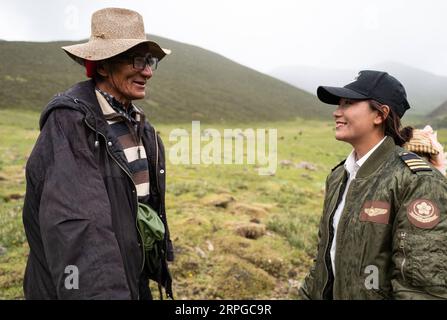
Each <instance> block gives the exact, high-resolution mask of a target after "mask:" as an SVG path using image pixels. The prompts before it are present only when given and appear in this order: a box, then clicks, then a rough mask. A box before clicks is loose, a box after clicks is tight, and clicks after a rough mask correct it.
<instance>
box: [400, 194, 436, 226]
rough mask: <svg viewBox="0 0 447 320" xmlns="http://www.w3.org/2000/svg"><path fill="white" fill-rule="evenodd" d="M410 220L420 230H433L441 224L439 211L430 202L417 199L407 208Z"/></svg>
mask: <svg viewBox="0 0 447 320" xmlns="http://www.w3.org/2000/svg"><path fill="white" fill-rule="evenodd" d="M407 216H408V220H410V222H411V223H412V224H413V225H415V226H416V227H418V228H422V229H431V228H433V227H434V226H436V225H437V224H438V223H439V218H440V215H439V209H438V207H437V206H436V205H435V204H434V203H433V202H432V201H430V200H426V199H416V200H414V201H413V202H411V203H410V205H409V206H408V207H407Z"/></svg>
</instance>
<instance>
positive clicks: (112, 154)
mask: <svg viewBox="0 0 447 320" xmlns="http://www.w3.org/2000/svg"><path fill="white" fill-rule="evenodd" d="M91 25H92V30H91V31H92V35H91V37H90V40H89V41H88V42H87V43H83V44H77V45H72V46H68V47H63V49H64V50H65V51H66V52H67V54H68V55H69V56H70V57H71V58H72V59H73V60H75V61H76V62H78V63H79V64H80V65H82V66H85V67H86V70H87V75H88V76H89V77H91V78H92V79H90V80H89V81H85V82H80V83H78V84H76V85H74V86H73V87H72V88H70V89H68V90H67V91H65V92H63V93H60V94H58V95H56V96H55V97H54V98H53V100H52V101H50V103H49V104H48V106H47V107H46V109H45V110H44V111H43V113H42V116H41V120H40V129H41V133H40V136H39V138H38V141H37V143H36V145H35V147H34V149H33V151H32V153H31V155H30V157H29V160H28V162H27V167H26V176H27V190H26V198H25V204H24V209H23V221H24V226H25V231H26V235H27V239H28V242H29V247H30V254H29V258H28V263H27V268H26V272H25V279H24V292H25V297H26V298H27V299H151V298H152V295H151V292H150V289H149V279H152V280H154V281H156V282H157V283H158V285H159V290H160V294H162V287H164V288H165V289H166V294H167V296H168V297H172V289H171V276H170V273H169V270H168V266H167V261H172V260H173V258H174V257H173V247H172V244H171V241H170V235H169V229H168V224H167V219H166V212H165V203H164V201H165V156H164V147H163V143H162V141H161V139H160V137H159V136H158V134H157V133H156V131H155V129H154V128H153V127H152V126H151V125H150V124H149V123H148V122H147V121H146V120H145V115H144V113H143V111H142V110H141V109H140V108H138V107H137V106H136V105H134V104H133V100H136V99H143V98H144V97H145V89H146V84H147V81H148V80H149V79H150V78H151V77H152V75H153V74H152V71H153V69H155V68H156V67H157V64H158V61H160V60H162V59H163V58H164V57H165V55H166V54H167V53H168V52H169V51H168V50H164V49H162V48H161V47H160V46H159V45H158V44H157V43H155V42H152V41H149V40H148V39H147V38H146V34H145V32H144V24H143V19H142V17H141V16H140V15H139V14H138V13H137V12H134V11H130V10H126V9H118V8H107V9H102V10H99V11H97V12H95V13H94V14H93V16H92V24H91ZM154 230H155V231H156V232H153V231H154ZM151 235H153V237H152V238H151ZM148 244H150V246H149V245H148ZM67 270H75V271H76V272H75V273H70V272H68V273H67ZM67 283H68V285H67ZM73 283H74V284H76V285H75V286H73Z"/></svg>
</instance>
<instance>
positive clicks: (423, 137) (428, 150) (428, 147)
mask: <svg viewBox="0 0 447 320" xmlns="http://www.w3.org/2000/svg"><path fill="white" fill-rule="evenodd" d="M429 134H430V133H428V132H427V131H424V130H420V129H413V137H412V138H411V139H410V141H408V142H407V143H406V144H405V145H404V148H405V149H407V150H408V151H412V152H415V153H425V154H429V155H437V154H439V151H438V150H437V149H436V148H435V146H434V145H433V143H432V141H431V140H430V137H429Z"/></svg>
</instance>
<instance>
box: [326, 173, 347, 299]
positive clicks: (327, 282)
mask: <svg viewBox="0 0 447 320" xmlns="http://www.w3.org/2000/svg"><path fill="white" fill-rule="evenodd" d="M346 184H347V180H346V181H343V182H342V185H341V188H340V191H339V192H340V193H339V194H338V198H337V203H336V204H335V207H334V209H333V210H332V212H331V215H330V216H329V223H328V225H327V231H328V233H327V234H328V240H327V242H326V246H325V251H324V264H325V267H326V271H327V275H328V276H327V280H326V282H325V284H324V287H323V292H322V299H324V297H325V294H326V291H327V289H328V285H329V279H330V277H331V272H332V276H333V277H334V278H335V275H334V274H333V270H332V265H331V266H330V267H329V266H328V264H327V261H326V257H327V253H328V250H330V247H329V242H330V237H331V236H332V241H335V240H336V239H333V238H334V235H333V234H332V233H331V225H332V224H333V218H334V214H335V212H336V211H337V208H338V206H339V205H340V202H341V200H342V198H343V193H344V191H345V188H346ZM332 228H333V227H332ZM331 244H332V242H331ZM329 259H330V251H329ZM329 263H332V261H329ZM329 269H330V270H329Z"/></svg>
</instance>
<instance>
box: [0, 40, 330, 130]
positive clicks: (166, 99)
mask: <svg viewBox="0 0 447 320" xmlns="http://www.w3.org/2000/svg"><path fill="white" fill-rule="evenodd" d="M150 38H152V39H154V40H155V41H157V42H158V43H160V44H161V45H162V46H163V47H165V48H170V49H171V50H172V54H171V55H170V56H168V57H166V58H165V59H164V60H163V61H161V63H160V64H159V69H158V70H156V71H155V73H154V76H153V78H152V79H151V80H150V81H149V95H148V98H147V99H145V100H142V101H137V102H136V103H137V104H138V105H139V106H141V107H143V109H145V110H146V112H147V113H148V117H149V118H150V119H152V120H154V121H157V122H186V121H188V122H189V121H191V120H202V121H209V122H211V121H214V122H215V121H239V122H246V121H271V120H288V119H294V118H296V117H302V118H306V119H320V118H325V119H328V118H330V110H329V109H328V108H326V107H325V106H324V105H322V104H320V103H319V101H318V99H316V98H315V97H314V96H312V95H311V94H309V93H307V92H304V91H302V90H300V89H297V88H295V87H293V86H291V85H289V84H286V83H284V82H282V81H279V80H277V79H275V78H273V77H271V76H268V75H265V74H262V73H259V72H257V71H254V70H252V69H249V68H247V67H244V66H242V65H240V64H237V63H235V62H233V61H231V60H229V59H226V58H224V57H223V56H220V55H218V54H216V53H213V52H210V51H207V50H204V49H202V48H199V47H195V46H192V45H188V44H184V43H180V42H176V41H172V40H168V39H164V38H160V37H155V36H150ZM73 43H74V42H49V43H32V42H8V41H5V42H0V87H1V90H0V108H28V109H35V110H41V109H42V108H44V107H45V105H46V104H47V102H48V100H49V99H50V98H51V97H52V96H53V95H54V94H56V93H57V92H60V91H63V90H65V89H66V88H68V87H70V86H71V85H72V84H74V83H76V82H77V81H80V80H83V79H86V77H85V75H84V70H83V68H82V67H80V66H79V65H77V64H76V63H74V62H73V61H71V59H69V58H68V56H67V55H66V54H65V53H64V52H63V51H62V50H61V49H60V47H61V46H63V45H69V44H73Z"/></svg>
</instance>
